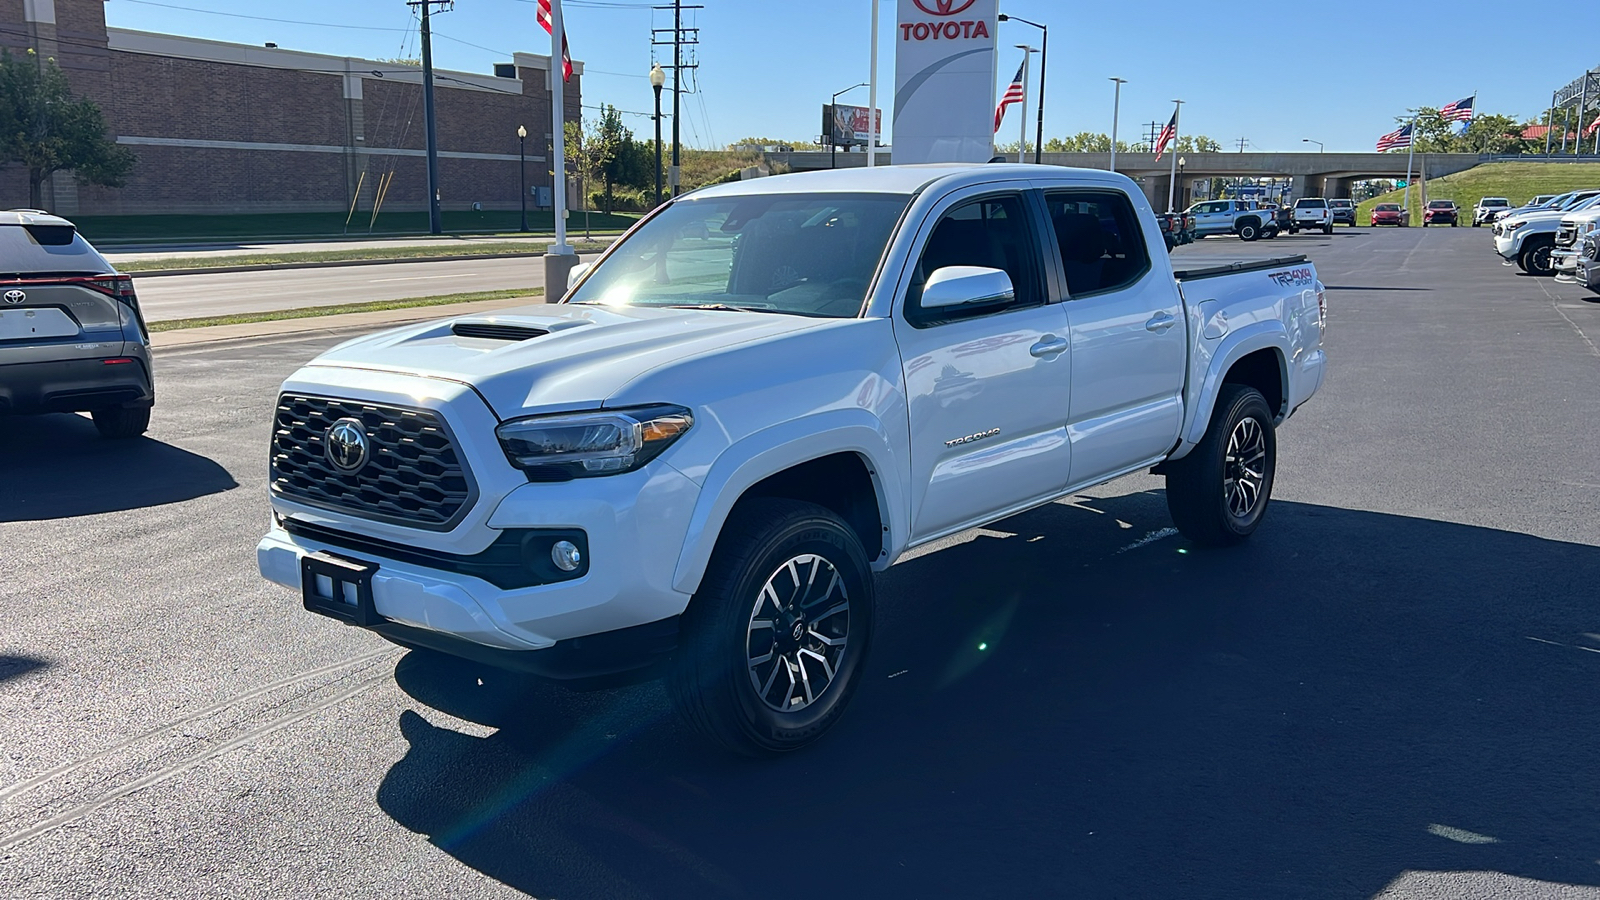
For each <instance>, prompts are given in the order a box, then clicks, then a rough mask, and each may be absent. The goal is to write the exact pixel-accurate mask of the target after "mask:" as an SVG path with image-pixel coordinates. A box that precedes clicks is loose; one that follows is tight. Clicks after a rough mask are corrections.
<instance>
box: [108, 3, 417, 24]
mask: <svg viewBox="0 0 1600 900" xmlns="http://www.w3.org/2000/svg"><path fill="white" fill-rule="evenodd" d="M121 2H123V3H137V4H139V5H140V6H159V7H161V8H162V9H176V10H180V11H182V12H192V13H203V14H204V15H208V16H227V17H228V18H232V19H253V20H255V21H257V22H276V23H278V24H281V25H310V26H313V27H316V28H348V29H351V30H354V31H404V30H405V29H403V28H384V27H382V26H379V25H340V24H337V23H333V22H306V21H302V20H300V19H274V18H269V17H267V16H250V15H245V14H244V13H231V12H221V11H219V10H215V9H196V8H195V7H192V6H178V5H176V4H173V3H156V2H154V0H121Z"/></svg>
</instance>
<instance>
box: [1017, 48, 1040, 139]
mask: <svg viewBox="0 0 1600 900" xmlns="http://www.w3.org/2000/svg"><path fill="white" fill-rule="evenodd" d="M1017 49H1018V50H1021V51H1022V103H1021V104H1020V113H1021V114H1020V115H1018V116H1017V118H1018V119H1020V120H1021V121H1020V122H1018V123H1017V124H1018V125H1019V126H1020V129H1019V131H1018V134H1017V162H1019V163H1022V162H1027V161H1028V62H1029V61H1030V60H1032V59H1033V54H1035V53H1038V52H1039V51H1037V50H1035V49H1033V48H1032V47H1029V46H1028V45H1027V44H1018V45H1017Z"/></svg>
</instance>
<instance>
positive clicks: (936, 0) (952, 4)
mask: <svg viewBox="0 0 1600 900" xmlns="http://www.w3.org/2000/svg"><path fill="white" fill-rule="evenodd" d="M911 2H912V3H915V4H916V5H917V9H920V10H922V11H923V12H925V13H927V14H928V15H930V16H953V15H955V14H956V13H959V12H964V11H965V10H966V8H967V7H969V6H971V5H972V4H974V3H976V2H978V0H965V2H962V3H961V5H960V6H957V5H956V3H957V2H959V0H933V9H929V8H928V2H927V0H911Z"/></svg>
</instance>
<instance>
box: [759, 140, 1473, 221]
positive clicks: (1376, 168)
mask: <svg viewBox="0 0 1600 900" xmlns="http://www.w3.org/2000/svg"><path fill="white" fill-rule="evenodd" d="M829 156H830V154H829V153H827V152H826V151H808V152H791V153H768V154H766V157H767V160H768V161H769V162H776V163H782V164H785V165H788V166H789V167H790V169H791V170H793V171H796V172H809V171H813V170H816V169H826V168H828V167H829V165H830V160H829ZM1181 156H1182V159H1183V162H1184V166H1183V173H1182V177H1181V182H1180V187H1181V188H1182V190H1180V191H1179V193H1178V197H1179V202H1178V205H1179V206H1187V205H1188V203H1187V200H1188V198H1189V196H1190V186H1191V185H1192V184H1193V182H1195V181H1196V180H1200V179H1207V178H1219V177H1220V178H1237V177H1240V176H1250V177H1255V178H1291V179H1293V187H1292V190H1293V194H1292V195H1293V196H1295V197H1317V196H1328V197H1348V196H1350V186H1351V185H1352V184H1353V183H1354V182H1356V181H1360V180H1362V179H1367V178H1404V177H1405V176H1406V154H1404V153H1185V154H1181ZM1030 158H1031V155H1030ZM1491 158H1492V157H1489V156H1480V155H1478V154H1476V153H1418V154H1417V155H1416V163H1415V165H1416V166H1417V168H1418V169H1420V168H1421V167H1422V166H1424V165H1425V166H1427V174H1428V177H1429V178H1438V177H1440V176H1441V175H1451V174H1454V173H1456V172H1462V171H1465V170H1467V169H1470V168H1472V167H1473V166H1476V165H1479V164H1480V163H1484V162H1489V161H1490V160H1491ZM878 159H879V161H880V162H881V161H890V160H891V159H892V154H890V153H880V154H879V156H878ZM866 161H867V157H866V154H864V153H840V154H839V155H838V165H839V166H841V167H844V166H863V165H866ZM1041 161H1042V162H1044V163H1045V164H1046V165H1052V166H1078V167H1082V168H1086V169H1104V168H1108V167H1109V166H1110V163H1111V154H1109V153H1046V154H1044V156H1043V158H1042V160H1041ZM1170 165H1171V159H1170V157H1166V156H1163V157H1162V158H1161V161H1160V162H1156V158H1155V155H1154V154H1152V153H1118V154H1117V171H1118V172H1121V173H1122V174H1124V175H1128V176H1130V177H1133V178H1136V179H1139V181H1140V184H1141V185H1142V186H1143V187H1144V191H1145V194H1146V195H1147V196H1148V197H1149V198H1150V203H1151V205H1153V206H1155V207H1156V209H1158V210H1160V209H1165V208H1166V205H1167V183H1168V182H1169V181H1170V180H1171V176H1170V169H1169V166H1170ZM1412 175H1413V177H1420V176H1418V174H1417V173H1416V172H1413V173H1412Z"/></svg>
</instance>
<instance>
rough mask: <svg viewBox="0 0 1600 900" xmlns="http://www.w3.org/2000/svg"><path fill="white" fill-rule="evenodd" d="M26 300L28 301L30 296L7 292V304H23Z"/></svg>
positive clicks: (18, 292)
mask: <svg viewBox="0 0 1600 900" xmlns="http://www.w3.org/2000/svg"><path fill="white" fill-rule="evenodd" d="M26 299H28V295H27V294H26V293H24V292H22V291H6V302H7V303H21V302H22V301H24V300H26Z"/></svg>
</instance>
